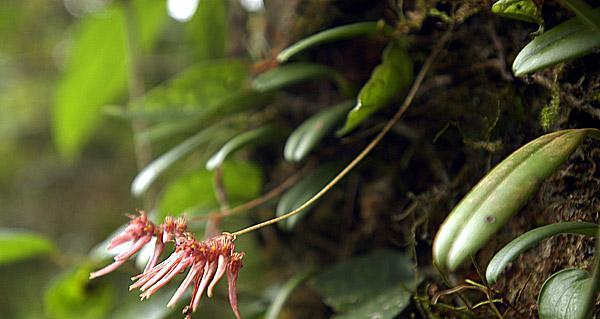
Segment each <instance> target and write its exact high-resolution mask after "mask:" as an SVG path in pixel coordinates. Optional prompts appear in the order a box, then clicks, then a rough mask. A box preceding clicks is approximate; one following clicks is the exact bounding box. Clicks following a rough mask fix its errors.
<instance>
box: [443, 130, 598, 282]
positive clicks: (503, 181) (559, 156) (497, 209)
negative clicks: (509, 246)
mask: <svg viewBox="0 0 600 319" xmlns="http://www.w3.org/2000/svg"><path fill="white" fill-rule="evenodd" d="M598 132H599V131H598V130H596V129H572V130H563V131H557V132H553V133H550V134H547V135H544V136H541V137H539V138H537V139H535V140H533V141H531V142H529V143H528V144H527V145H525V146H523V147H521V148H519V149H518V150H517V151H515V152H514V153H512V154H511V155H510V156H509V157H507V158H506V159H504V160H503V161H502V162H501V163H500V164H498V165H496V167H494V169H492V170H491V171H490V172H489V173H488V174H487V175H486V176H485V177H484V178H482V179H481V180H480V181H479V183H478V184H477V185H476V186H475V187H473V188H472V189H471V191H470V192H469V193H468V194H467V195H466V196H465V197H464V198H463V199H462V200H461V201H460V203H458V205H457V206H456V207H454V209H453V210H452V212H451V213H450V214H449V215H448V217H447V218H446V220H445V221H444V223H443V224H442V225H441V227H440V229H439V231H438V233H437V235H436V238H435V241H434V244H433V257H434V262H435V263H436V264H437V265H438V266H440V267H441V268H445V269H448V270H450V271H453V270H455V269H456V268H457V267H458V266H460V264H461V263H462V262H463V261H464V260H466V259H467V258H468V257H469V256H471V255H473V254H475V252H476V251H477V250H479V248H481V247H482V246H484V245H485V244H486V243H487V241H488V240H489V239H490V238H491V237H492V236H493V234H494V233H496V231H498V230H499V229H500V228H502V226H504V224H505V223H506V222H507V221H508V219H509V218H510V217H511V216H513V215H514V214H515V213H516V212H518V211H519V210H520V209H521V207H522V206H523V205H524V204H525V203H526V202H527V200H528V199H529V198H530V197H531V195H533V194H534V193H535V192H536V191H537V189H538V188H539V186H540V185H541V184H542V182H543V181H544V180H545V179H546V178H548V177H549V176H550V175H552V173H553V172H554V171H555V170H556V169H557V168H558V167H559V166H560V165H561V164H562V163H564V162H565V161H566V160H567V159H568V158H569V156H570V155H571V153H573V151H575V149H577V147H578V146H579V145H580V144H581V142H582V141H583V139H584V138H585V137H586V136H588V135H592V136H593V135H597V134H598Z"/></svg>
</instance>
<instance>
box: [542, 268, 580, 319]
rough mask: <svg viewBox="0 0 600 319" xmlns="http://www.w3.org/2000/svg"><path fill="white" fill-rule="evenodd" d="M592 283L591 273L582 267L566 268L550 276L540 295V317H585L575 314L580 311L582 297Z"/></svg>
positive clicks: (557, 318) (575, 318) (558, 318)
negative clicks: (575, 315)
mask: <svg viewBox="0 0 600 319" xmlns="http://www.w3.org/2000/svg"><path fill="white" fill-rule="evenodd" d="M590 283H591V282H590V275H589V274H588V273H587V272H586V271H584V270H581V269H565V270H561V271H559V272H557V273H555V274H553V275H552V276H550V278H548V279H547V280H546V282H544V284H543V285H542V288H541V289H540V294H539V296H538V315H539V316H540V319H585V316H578V317H574V316H573V314H575V313H578V312H579V313H580V309H579V308H580V307H581V306H582V305H581V299H582V298H583V293H584V291H585V289H586V287H587V286H588V285H590Z"/></svg>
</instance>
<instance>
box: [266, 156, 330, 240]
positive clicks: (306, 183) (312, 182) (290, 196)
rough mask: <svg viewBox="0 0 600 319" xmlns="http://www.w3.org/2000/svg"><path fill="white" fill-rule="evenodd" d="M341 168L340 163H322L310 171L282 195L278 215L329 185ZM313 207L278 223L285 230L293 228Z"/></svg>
mask: <svg viewBox="0 0 600 319" xmlns="http://www.w3.org/2000/svg"><path fill="white" fill-rule="evenodd" d="M339 170H340V165H339V164H338V163H328V164H324V165H321V166H319V167H317V168H316V169H314V170H313V171H312V172H310V173H308V174H307V175H306V176H304V177H303V178H302V179H301V180H300V181H299V182H297V183H296V184H295V185H294V186H292V187H291V188H290V189H288V190H287V191H286V192H285V194H283V196H281V198H280V199H279V202H278V203H277V216H281V215H283V214H286V213H289V212H290V211H292V210H294V209H296V208H298V207H300V206H301V205H302V204H304V203H305V202H306V201H307V200H308V199H310V198H311V197H313V196H314V195H315V194H316V193H318V192H319V191H320V190H321V189H322V188H323V187H324V186H325V185H327V183H329V181H330V180H331V179H332V178H334V177H335V175H336V174H337V173H338V172H339ZM311 208H312V207H309V208H307V209H305V210H304V211H302V212H301V213H299V214H296V215H294V216H292V217H290V218H288V219H286V220H283V221H281V222H279V224H278V225H279V226H280V227H281V228H283V229H285V230H291V229H293V228H294V227H295V226H296V224H297V223H298V222H299V221H300V220H301V219H302V218H304V216H306V214H308V212H309V211H310V210H311Z"/></svg>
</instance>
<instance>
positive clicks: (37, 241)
mask: <svg viewBox="0 0 600 319" xmlns="http://www.w3.org/2000/svg"><path fill="white" fill-rule="evenodd" d="M55 250H56V247H55V246H54V244H53V243H52V242H51V241H50V240H49V239H47V238H45V237H43V236H41V235H38V234H36V233H33V232H28V231H18V230H14V229H6V228H0V265H3V264H8V263H12V262H16V261H20V260H24V259H28V258H32V257H36V256H40V255H45V254H48V253H52V252H53V251H55Z"/></svg>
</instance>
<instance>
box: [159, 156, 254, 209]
mask: <svg viewBox="0 0 600 319" xmlns="http://www.w3.org/2000/svg"><path fill="white" fill-rule="evenodd" d="M223 184H224V187H225V190H226V192H227V195H228V197H229V200H230V201H231V202H232V203H239V202H242V201H247V200H251V199H254V198H255V197H257V196H259V195H260V192H261V190H262V186H263V178H262V173H261V171H260V169H259V168H258V167H257V166H256V165H253V164H251V163H247V162H237V161H236V162H232V161H228V162H225V163H224V165H223ZM197 206H199V207H207V208H216V207H218V204H217V201H216V199H215V189H214V185H213V173H212V172H209V171H207V170H204V169H203V170H198V171H196V172H194V173H191V174H189V175H185V176H181V177H179V178H177V179H176V180H174V181H173V182H171V183H169V184H168V185H167V186H166V188H165V191H164V193H163V194H162V196H161V199H160V204H159V207H160V209H159V212H160V215H161V216H160V217H161V218H163V217H164V216H167V215H172V216H178V215H180V214H181V213H183V212H184V211H189V210H188V209H189V208H193V207H197Z"/></svg>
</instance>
